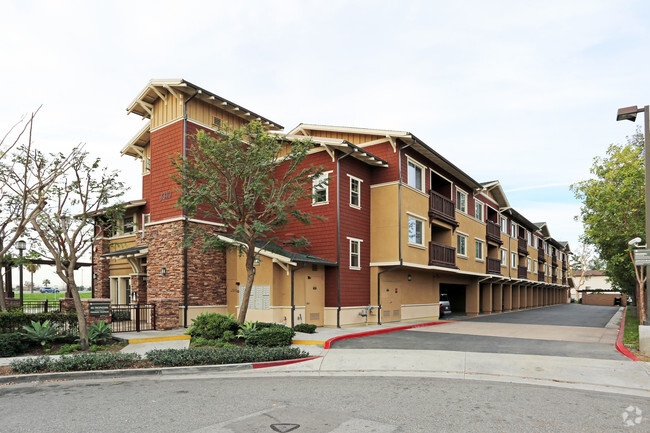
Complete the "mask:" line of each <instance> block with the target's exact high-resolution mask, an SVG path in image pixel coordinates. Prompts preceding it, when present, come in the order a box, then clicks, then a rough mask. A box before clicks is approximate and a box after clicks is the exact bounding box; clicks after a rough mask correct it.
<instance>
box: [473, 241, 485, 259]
mask: <svg viewBox="0 0 650 433" xmlns="http://www.w3.org/2000/svg"><path fill="white" fill-rule="evenodd" d="M474 254H475V257H476V260H481V261H483V260H485V244H484V243H483V241H479V240H478V239H475V240H474Z"/></svg>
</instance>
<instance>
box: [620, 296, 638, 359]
mask: <svg viewBox="0 0 650 433" xmlns="http://www.w3.org/2000/svg"><path fill="white" fill-rule="evenodd" d="M626 313H627V307H626V308H625V310H623V319H621V325H620V327H619V328H618V337H617V338H616V350H618V351H619V352H621V353H622V354H623V355H625V356H627V357H628V358H630V359H631V360H632V361H641V360H640V359H639V358H637V357H636V356H634V355H633V354H632V352H630V351H629V350H628V348H627V347H625V346H624V345H623V334H624V333H625V315H626Z"/></svg>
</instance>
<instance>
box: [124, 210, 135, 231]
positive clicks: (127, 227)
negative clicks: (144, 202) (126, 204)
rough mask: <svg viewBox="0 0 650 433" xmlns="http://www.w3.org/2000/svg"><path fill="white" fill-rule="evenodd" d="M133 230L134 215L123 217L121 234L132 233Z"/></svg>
mask: <svg viewBox="0 0 650 433" xmlns="http://www.w3.org/2000/svg"><path fill="white" fill-rule="evenodd" d="M134 230H135V215H133V214H132V215H125V216H124V218H123V225H122V232H123V233H133V231H134Z"/></svg>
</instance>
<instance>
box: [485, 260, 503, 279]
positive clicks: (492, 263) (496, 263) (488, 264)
mask: <svg viewBox="0 0 650 433" xmlns="http://www.w3.org/2000/svg"><path fill="white" fill-rule="evenodd" d="M485 272H486V273H487V274H495V275H501V260H499V259H493V258H491V257H487V258H486V260H485Z"/></svg>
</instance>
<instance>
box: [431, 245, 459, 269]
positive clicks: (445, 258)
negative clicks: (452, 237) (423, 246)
mask: <svg viewBox="0 0 650 433" xmlns="http://www.w3.org/2000/svg"><path fill="white" fill-rule="evenodd" d="M429 266H443V267H445V268H454V269H456V248H454V247H448V246H447V245H443V244H439V243H438V242H433V241H431V242H429Z"/></svg>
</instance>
